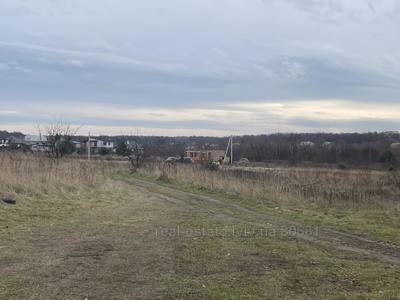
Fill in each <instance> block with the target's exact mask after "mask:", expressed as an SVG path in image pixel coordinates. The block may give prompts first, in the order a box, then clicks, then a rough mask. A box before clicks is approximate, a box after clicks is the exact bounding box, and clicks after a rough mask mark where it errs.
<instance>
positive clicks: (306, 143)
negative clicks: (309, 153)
mask: <svg viewBox="0 0 400 300" xmlns="http://www.w3.org/2000/svg"><path fill="white" fill-rule="evenodd" d="M299 146H300V147H303V148H312V147H314V146H315V143H313V142H310V141H304V142H300V143H299Z"/></svg>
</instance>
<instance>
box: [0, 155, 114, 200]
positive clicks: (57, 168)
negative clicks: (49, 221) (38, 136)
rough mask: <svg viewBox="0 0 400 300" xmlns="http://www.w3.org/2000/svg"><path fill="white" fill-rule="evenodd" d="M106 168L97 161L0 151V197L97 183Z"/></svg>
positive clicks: (62, 191)
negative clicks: (57, 158) (55, 158)
mask: <svg viewBox="0 0 400 300" xmlns="http://www.w3.org/2000/svg"><path fill="white" fill-rule="evenodd" d="M109 169H110V167H109V166H106V165H105V164H103V163H101V162H93V163H90V162H87V161H84V160H75V159H68V158H65V159H62V160H58V161H57V160H54V159H49V158H48V157H46V156H39V155H28V154H21V153H7V152H3V153H0V196H1V195H6V194H7V195H16V194H23V195H27V196H42V195H60V194H61V195H62V194H67V193H74V192H81V191H85V190H90V189H93V188H94V187H95V186H99V185H101V184H102V183H103V182H104V181H105V179H106V175H107V173H108V172H109Z"/></svg>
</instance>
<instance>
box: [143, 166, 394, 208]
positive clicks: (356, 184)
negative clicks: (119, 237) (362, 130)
mask: <svg viewBox="0 0 400 300" xmlns="http://www.w3.org/2000/svg"><path fill="white" fill-rule="evenodd" d="M141 172H143V173H145V174H147V175H153V176H157V177H159V178H161V179H164V180H165V179H167V180H175V181H178V182H182V183H188V184H194V185H196V186H199V187H204V188H207V189H210V190H218V191H223V192H227V193H229V194H233V195H238V196H242V197H249V198H252V199H259V200H262V199H267V200H268V201H273V202H275V203H276V204H279V205H282V204H288V205H298V204H300V203H301V204H306V205H316V206H321V207H335V208H366V207H367V208H373V209H380V208H385V209H387V208H388V207H394V206H395V207H398V205H399V199H398V196H399V195H400V184H399V182H400V181H399V177H398V173H393V172H378V171H360V170H348V171H347V170H332V169H312V168H277V169H260V168H259V169H252V168H239V167H233V168H223V169H221V170H219V171H210V170H208V169H206V168H204V167H202V166H200V165H164V164H162V163H155V164H149V165H147V166H146V168H144V169H142V170H141Z"/></svg>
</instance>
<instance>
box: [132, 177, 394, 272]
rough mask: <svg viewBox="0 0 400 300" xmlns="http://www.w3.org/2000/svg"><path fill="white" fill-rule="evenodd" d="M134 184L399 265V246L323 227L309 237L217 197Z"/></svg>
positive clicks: (298, 228) (273, 217)
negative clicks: (284, 228)
mask: <svg viewBox="0 0 400 300" xmlns="http://www.w3.org/2000/svg"><path fill="white" fill-rule="evenodd" d="M134 184H135V185H137V186H141V187H143V188H145V189H146V190H147V191H148V192H151V193H153V195H158V197H160V199H164V200H167V201H177V199H179V201H181V202H184V203H187V204H190V205H195V206H196V207H197V208H198V209H199V208H201V209H203V210H205V211H209V210H210V209H214V210H215V211H219V210H220V212H219V216H220V217H224V218H226V219H231V220H233V221H237V222H240V223H243V224H249V225H252V226H258V227H262V228H265V227H267V228H271V229H280V228H283V227H286V228H288V229H289V230H290V228H295V229H294V230H292V231H291V232H290V234H291V235H293V236H295V237H296V238H299V239H302V240H306V241H308V242H311V243H314V244H318V245H322V246H325V247H327V248H334V249H337V250H341V251H349V252H355V253H358V254H360V255H365V256H368V257H370V258H373V259H377V260H380V261H382V262H386V263H391V264H400V247H398V246H396V245H392V244H389V243H386V242H382V241H374V240H371V239H368V238H365V237H362V236H358V235H354V234H351V233H348V232H341V231H337V230H333V229H330V228H322V227H318V228H315V230H317V231H313V233H312V234H306V233H303V232H306V231H307V225H305V224H301V223H298V222H293V221H291V220H288V219H285V218H282V217H277V216H276V215H272V214H267V213H264V212H263V213H259V212H256V211H253V210H250V209H247V208H244V207H242V206H240V205H238V204H234V203H233V204H232V203H226V202H224V201H222V200H219V199H217V198H216V197H209V196H203V195H198V194H194V193H189V192H185V191H181V190H176V189H173V188H170V187H165V186H161V185H159V184H156V183H153V182H148V181H143V180H139V179H135V180H134ZM221 210H222V211H221Z"/></svg>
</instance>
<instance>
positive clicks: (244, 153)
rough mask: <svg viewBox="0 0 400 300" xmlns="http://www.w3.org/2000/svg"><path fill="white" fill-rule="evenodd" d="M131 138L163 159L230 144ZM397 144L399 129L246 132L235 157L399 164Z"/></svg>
mask: <svg viewBox="0 0 400 300" xmlns="http://www.w3.org/2000/svg"><path fill="white" fill-rule="evenodd" d="M117 138H118V137H117ZM119 138H122V137H119ZM129 139H134V140H135V141H136V142H138V143H139V144H141V145H142V146H143V147H144V149H145V152H146V156H148V157H149V156H154V157H164V158H165V157H168V156H179V155H183V154H184V152H185V149H187V148H193V149H225V148H226V146H227V143H228V138H227V137H225V138H220V137H151V136H139V137H129ZM397 143H400V133H398V132H385V133H377V132H372V133H343V134H331V133H315V134H308V133H299V134H269V135H245V136H237V137H234V160H239V159H241V158H247V159H249V160H250V161H251V162H271V161H286V162H289V163H293V164H295V163H298V162H314V163H331V164H332V163H334V164H340V163H345V164H349V165H370V164H387V165H397V164H398V163H400V153H399V152H400V149H399V147H400V145H398V144H397Z"/></svg>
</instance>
